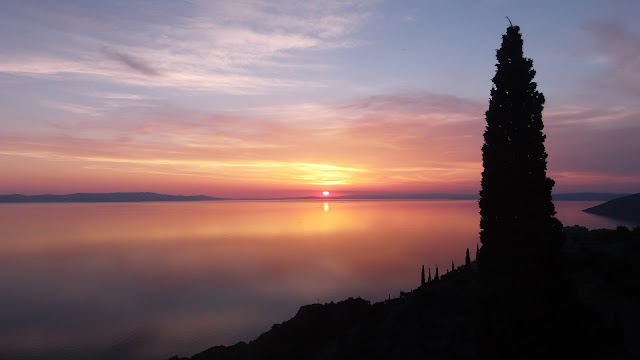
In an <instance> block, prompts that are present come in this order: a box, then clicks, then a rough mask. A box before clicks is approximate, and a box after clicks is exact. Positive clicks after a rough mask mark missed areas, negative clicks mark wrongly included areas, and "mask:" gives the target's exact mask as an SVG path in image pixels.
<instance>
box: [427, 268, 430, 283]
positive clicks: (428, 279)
mask: <svg viewBox="0 0 640 360" xmlns="http://www.w3.org/2000/svg"><path fill="white" fill-rule="evenodd" d="M427 282H431V268H429V277H428V278H427Z"/></svg>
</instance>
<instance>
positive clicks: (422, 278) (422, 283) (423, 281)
mask: <svg viewBox="0 0 640 360" xmlns="http://www.w3.org/2000/svg"><path fill="white" fill-rule="evenodd" d="M424 283H425V279H424V265H422V277H421V278H420V286H424Z"/></svg>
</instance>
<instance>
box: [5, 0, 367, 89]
mask: <svg viewBox="0 0 640 360" xmlns="http://www.w3.org/2000/svg"><path fill="white" fill-rule="evenodd" d="M63 5H64V4H63ZM16 6H18V7H20V5H16ZM24 6H25V8H26V7H27V5H24ZM158 6H159V7H160V8H159V9H158V12H157V14H156V13H154V16H149V14H148V11H149V10H148V9H147V8H146V7H144V6H141V5H140V4H138V3H135V2H132V3H127V6H124V7H122V8H117V9H120V10H118V11H117V12H116V13H115V14H110V13H101V12H99V11H98V10H97V9H96V8H94V7H92V6H89V5H81V6H56V7H54V6H49V5H47V4H46V3H45V4H41V5H40V6H38V7H35V8H34V9H31V8H29V10H28V11H27V10H24V9H23V10H24V11H18V10H16V14H19V16H22V17H24V18H25V21H23V22H12V23H10V24H11V25H10V28H11V29H12V31H14V32H16V33H23V32H28V33H29V34H30V37H29V39H28V42H25V43H24V44H21V46H20V47H15V48H5V49H0V53H1V52H4V53H5V54H3V55H6V56H2V57H0V72H6V73H12V74H16V75H20V76H25V75H27V76H35V77H46V76H51V75H55V76H59V77H60V78H61V77H62V76H61V75H64V76H65V77H64V78H63V79H69V76H70V75H76V76H78V77H81V78H89V79H91V80H100V81H105V82H112V83H119V84H131V85H136V86H145V87H148V86H152V87H169V88H176V89H179V90H181V91H189V90H205V91H213V92H219V93H230V94H254V93H264V92H267V91H269V90H272V89H274V88H294V87H295V88H303V87H305V88H309V87H311V88H314V87H320V86H323V84H324V83H325V82H326V81H328V80H327V79H326V76H321V75H320V74H321V73H322V74H324V72H325V71H326V69H327V65H326V64H315V63H313V62H312V61H309V59H308V58H305V57H301V56H300V55H301V54H302V52H303V51H306V50H330V49H334V48H339V47H345V46H355V45H356V44H357V43H358V40H357V38H353V37H352V35H353V34H354V32H355V30H356V29H358V28H359V27H360V26H361V25H362V24H363V23H364V21H366V19H367V8H368V6H369V3H368V2H359V1H351V2H335V3H334V2H330V3H327V4H324V2H321V1H309V2H304V3H298V2H290V1H286V0H283V1H281V2H279V3H277V4H273V3H271V2H266V1H243V2H210V1H195V0H194V1H189V2H180V3H173V4H159V5H158ZM163 6H168V7H170V8H166V9H165V8H163ZM35 9H37V11H36V10H35ZM114 9H116V8H114ZM162 9H164V10H165V11H162ZM114 11H115V10H114ZM25 24H30V25H29V27H28V29H27V28H24V27H26V26H27V25H25ZM27 30H28V31H27ZM51 43H55V44H56V46H55V47H51V46H49V44H51ZM96 49H98V51H97V52H96ZM151 60H152V63H151V62H150V61H151ZM292 69H294V70H295V69H297V70H300V71H292ZM325 75H326V74H325Z"/></svg>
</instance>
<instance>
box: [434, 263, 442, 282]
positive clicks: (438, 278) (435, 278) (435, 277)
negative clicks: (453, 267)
mask: <svg viewBox="0 0 640 360" xmlns="http://www.w3.org/2000/svg"><path fill="white" fill-rule="evenodd" d="M433 280H440V276H439V275H438V265H436V276H434V277H433Z"/></svg>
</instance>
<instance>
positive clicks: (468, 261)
mask: <svg viewBox="0 0 640 360" xmlns="http://www.w3.org/2000/svg"><path fill="white" fill-rule="evenodd" d="M470 265H471V256H469V248H467V253H466V255H465V256H464V266H465V267H469V266H470Z"/></svg>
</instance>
